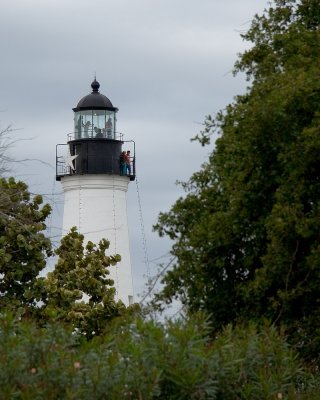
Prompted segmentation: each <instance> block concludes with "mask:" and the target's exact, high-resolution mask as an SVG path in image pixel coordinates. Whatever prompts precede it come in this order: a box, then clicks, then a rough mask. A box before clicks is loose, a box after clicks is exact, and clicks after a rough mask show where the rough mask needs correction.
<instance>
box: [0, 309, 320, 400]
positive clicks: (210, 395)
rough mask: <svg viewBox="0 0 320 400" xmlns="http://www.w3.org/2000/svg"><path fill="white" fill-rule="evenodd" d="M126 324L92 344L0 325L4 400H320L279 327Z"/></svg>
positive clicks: (51, 329)
mask: <svg viewBox="0 0 320 400" xmlns="http://www.w3.org/2000/svg"><path fill="white" fill-rule="evenodd" d="M207 333H208V326H207V325H206V323H203V321H202V320H201V319H197V318H193V319H192V320H189V321H178V322H168V323H166V324H165V325H164V326H163V325H161V324H159V323H156V322H154V321H142V320H140V319H137V320H136V321H131V322H128V321H122V322H121V321H120V322H119V321H118V322H117V323H114V326H113V327H111V328H110V329H109V332H108V333H107V334H106V335H105V336H103V337H97V338H95V339H93V340H91V341H87V340H85V339H84V337H83V336H78V335H77V334H74V333H72V332H71V331H70V330H69V329H68V328H65V327H63V326H62V325H61V324H52V325H48V326H47V327H46V328H42V329H40V328H38V327H36V326H35V325H34V324H33V323H31V322H21V321H18V320H16V319H15V318H13V316H11V315H3V316H2V317H1V318H0V363H1V365H2V368H1V369H0V398H1V399H24V400H27V399H32V400H34V399H43V398H46V399H48V400H51V399H77V400H78V399H83V400H86V399H88V400H89V399H90V400H92V399H93V400H94V399H188V400H189V399H218V400H220V399H221V400H222V399H223V400H229V399H250V400H254V399H259V400H261V399H281V398H282V399H305V400H306V399H308V400H312V399H317V398H318V397H319V396H318V393H319V391H320V382H319V378H318V377H316V376H313V375H312V374H311V373H310V372H308V371H307V369H306V368H303V367H302V365H301V364H300V362H299V360H298V358H297V356H296V354H295V353H294V352H293V351H292V350H291V349H290V347H289V346H288V344H287V343H286V341H285V339H284V338H283V337H282V335H280V334H278V333H277V332H276V330H275V329H274V328H272V327H266V328H265V329H263V330H261V331H260V332H258V331H257V330H256V329H255V328H254V327H249V328H240V327H239V328H236V329H232V328H231V327H228V328H227V329H226V330H225V331H224V332H223V333H222V334H221V335H220V336H219V337H217V338H216V339H215V340H213V341H212V340H210V339H209V336H208V335H207Z"/></svg>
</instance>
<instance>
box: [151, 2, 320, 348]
mask: <svg viewBox="0 0 320 400" xmlns="http://www.w3.org/2000/svg"><path fill="white" fill-rule="evenodd" d="M319 28H320V7H319V2H318V1H315V0H301V1H296V0H276V1H274V2H273V3H272V5H271V6H270V7H269V9H268V10H266V11H265V12H264V14H263V15H261V16H258V15H256V16H255V17H254V19H253V21H252V24H251V27H250V29H249V31H248V32H247V33H245V34H244V35H242V36H243V38H244V39H245V40H247V41H250V42H252V44H253V45H252V47H251V49H249V50H248V51H246V52H244V53H243V54H242V55H240V57H239V60H238V61H237V63H236V65H235V73H238V72H245V73H246V74H247V78H248V81H249V82H250V86H249V87H248V89H247V91H246V93H245V94H244V95H241V96H237V97H236V98H235V100H234V102H233V103H232V104H229V105H228V106H227V107H226V109H225V110H224V111H222V112H219V113H218V114H217V116H216V117H215V118H212V117H211V116H208V117H207V119H206V121H205V129H204V131H203V132H202V133H201V135H199V136H198V137H197V139H198V140H200V142H201V143H202V144H203V145H204V144H208V143H209V142H210V138H211V137H212V134H218V136H219V138H218V139H217V140H216V143H215V148H214V150H213V151H212V153H211V155H210V156H209V160H208V161H207V162H206V163H205V164H204V165H203V166H202V169H201V170H200V171H199V172H197V173H195V174H193V176H192V177H191V178H190V180H189V181H188V182H186V183H184V184H183V186H184V188H185V191H186V196H185V197H184V198H180V199H178V201H177V202H176V203H175V204H174V205H173V207H172V208H171V210H170V211H169V212H168V213H161V214H160V216H159V221H158V224H157V225H156V226H155V229H156V230H157V231H158V232H159V234H160V235H167V236H169V237H170V238H171V239H172V240H173V241H174V244H173V246H172V254H173V255H174V256H175V257H176V264H175V266H174V267H173V269H172V270H171V271H169V272H168V273H167V274H166V276H165V277H164V280H163V282H164V285H165V286H164V289H163V291H162V292H161V293H160V294H159V295H158V297H157V299H158V300H161V301H165V302H170V301H171V300H172V299H173V298H174V297H180V298H181V300H182V302H183V303H184V304H186V305H187V306H188V308H189V310H191V311H192V310H198V309H203V310H206V311H207V312H209V313H210V314H211V315H212V322H213V324H214V326H215V328H220V327H221V326H223V325H224V324H227V323H229V322H232V321H233V322H234V321H239V320H248V319H253V320H261V319H263V318H268V319H269V320H271V321H272V322H273V323H276V324H285V325H286V326H287V329H288V332H289V334H290V335H291V338H292V339H293V340H295V342H296V343H297V344H298V345H301V346H303V347H304V348H305V349H306V348H308V349H309V350H308V351H309V352H310V353H309V354H315V353H317V349H318V348H319V343H318V341H319V339H317V337H319V335H317V334H316V333H317V332H318V331H319V330H320V311H319V302H320V268H319V266H320V240H319V239H320V236H319V232H320V158H319V154H320V79H319V77H320V66H319V65H320V64H319V59H320V29H319Z"/></svg>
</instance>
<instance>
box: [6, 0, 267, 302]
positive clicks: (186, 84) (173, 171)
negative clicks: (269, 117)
mask: <svg viewBox="0 0 320 400" xmlns="http://www.w3.org/2000/svg"><path fill="white" fill-rule="evenodd" d="M266 6H267V1H266V0H265V1H260V0H258V1H257V0H225V1H221V0H198V1H197V2H196V1H191V0H1V2H0V50H1V52H0V54H1V63H0V68H1V73H0V111H1V113H0V124H1V127H2V128H3V127H5V126H7V125H9V124H12V125H13V127H14V128H16V129H18V130H17V131H16V135H17V136H18V137H19V138H20V139H26V140H22V141H20V142H18V143H17V145H16V146H15V148H14V149H13V152H12V154H13V155H14V156H15V157H16V158H17V159H21V158H23V159H24V158H27V159H38V160H41V161H43V162H45V163H46V164H43V163H41V162H39V161H29V162H25V163H23V165H21V164H20V165H19V166H18V167H17V168H16V170H15V174H16V175H18V176H19V178H20V179H23V180H26V181H27V182H28V184H29V185H30V189H31V191H33V192H35V193H43V194H45V198H46V201H50V202H51V203H52V204H53V207H54V211H53V216H52V218H51V219H50V221H48V225H49V228H50V234H51V235H52V236H56V235H59V234H60V232H59V227H60V224H61V215H62V201H63V197H62V195H61V184H60V183H59V182H55V146H56V144H57V143H66V140H67V133H69V132H71V131H72V130H73V112H72V108H73V107H75V106H76V104H77V102H78V101H79V99H80V98H81V97H83V96H84V95H86V94H88V93H90V91H91V88H90V84H91V82H92V80H93V78H94V75H95V74H96V76H97V80H98V81H99V82H100V92H101V93H102V94H104V95H106V96H107V97H108V98H109V99H110V100H111V101H112V103H113V105H114V106H115V107H118V108H119V112H118V126H117V128H118V130H119V131H121V132H123V133H124V135H125V139H126V140H130V139H132V140H134V141H135V142H136V157H137V178H138V183H139V185H138V186H139V193H140V200H141V205H142V215H143V221H144V231H145V238H146V243H147V253H148V258H149V260H150V270H151V274H153V273H155V272H156V269H157V263H158V262H159V261H158V259H160V260H161V261H162V262H165V260H166V259H167V258H165V256H166V255H167V253H168V251H169V249H170V243H169V241H168V240H166V239H160V238H159V237H158V236H157V234H156V233H153V232H152V225H153V224H155V223H156V221H157V216H158V214H159V212H160V211H167V210H169V208H170V206H171V205H172V204H173V203H174V202H175V200H176V199H177V198H178V197H179V196H180V195H182V194H183V192H182V190H181V188H180V187H177V186H176V185H175V181H176V180H182V181H183V180H187V179H188V177H190V176H191V174H192V173H193V172H195V171H197V170H199V169H200V166H201V164H202V163H203V162H204V161H205V160H206V157H207V155H208V153H209V152H210V151H211V150H212V147H206V148H202V147H201V146H200V145H199V144H197V143H194V142H193V143H191V142H190V138H191V137H193V136H195V135H196V134H197V133H198V132H199V130H200V128H201V125H200V124H201V123H202V122H203V120H204V117H205V115H208V114H212V115H215V113H217V112H218V111H219V110H220V109H223V108H224V107H225V106H226V105H227V104H228V103H230V102H232V99H233V97H234V96H235V95H237V94H240V93H243V92H244V90H245V87H246V82H245V80H244V77H243V76H237V77H236V78H234V77H233V75H232V72H231V71H232V69H233V65H234V62H235V61H236V59H237V54H238V53H240V52H242V51H244V49H245V48H247V47H248V46H249V44H247V43H244V42H243V41H242V39H241V37H240V32H244V31H246V30H247V29H248V28H249V26H250V21H251V20H252V17H253V16H254V14H255V13H261V11H262V10H263V9H264V7H266ZM128 203H129V204H128V214H129V224H130V238H131V255H132V266H133V275H134V287H135V294H136V295H137V294H139V293H141V291H142V290H143V284H144V280H145V279H144V276H145V275H146V273H147V267H146V265H145V263H144V259H145V251H144V246H143V239H142V238H143V234H142V229H141V223H140V222H141V220H140V216H139V215H140V213H139V202H138V196H137V186H136V183H135V182H132V183H130V187H129V193H128ZM54 240H57V238H55V239H54Z"/></svg>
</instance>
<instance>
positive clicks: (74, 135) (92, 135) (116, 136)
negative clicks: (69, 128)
mask: <svg viewBox="0 0 320 400" xmlns="http://www.w3.org/2000/svg"><path fill="white" fill-rule="evenodd" d="M67 135H68V142H70V141H72V140H88V139H109V140H119V141H123V133H121V132H112V133H111V134H110V133H108V132H106V131H105V130H104V129H99V131H98V132H96V131H94V129H89V130H88V131H87V132H86V133H85V134H84V133H83V132H81V133H80V134H79V133H78V132H71V133H68V134H67ZM82 135H83V136H82Z"/></svg>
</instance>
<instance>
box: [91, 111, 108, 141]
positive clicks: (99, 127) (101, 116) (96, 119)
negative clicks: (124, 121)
mask: <svg viewBox="0 0 320 400" xmlns="http://www.w3.org/2000/svg"><path fill="white" fill-rule="evenodd" d="M105 121H106V112H105V110H94V111H93V116H92V124H93V135H94V137H96V138H103V137H105V131H104V129H105Z"/></svg>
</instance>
